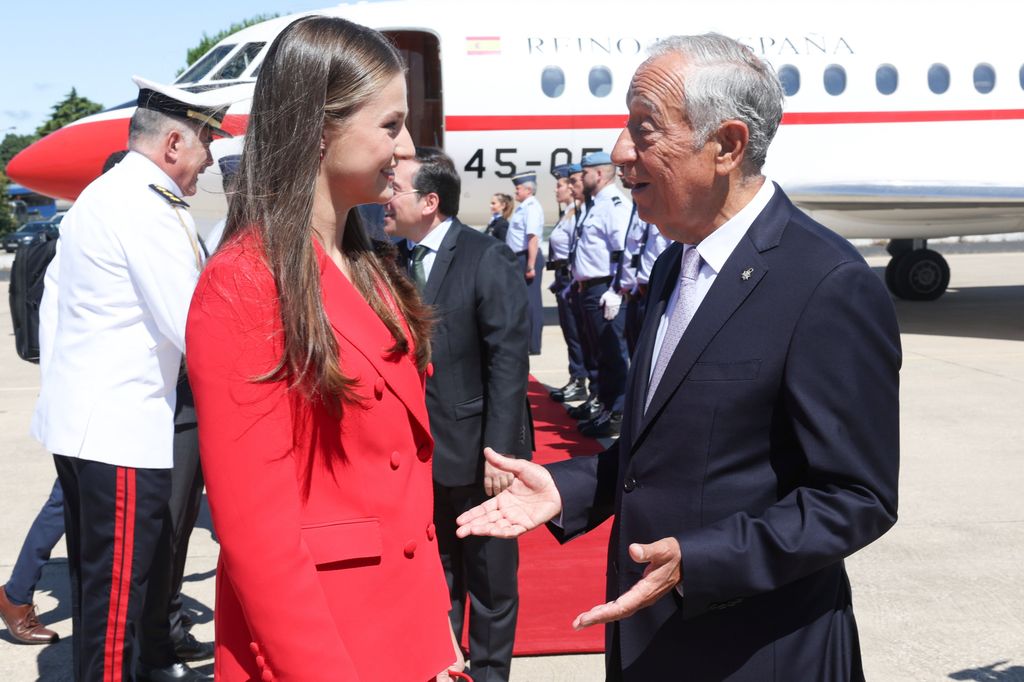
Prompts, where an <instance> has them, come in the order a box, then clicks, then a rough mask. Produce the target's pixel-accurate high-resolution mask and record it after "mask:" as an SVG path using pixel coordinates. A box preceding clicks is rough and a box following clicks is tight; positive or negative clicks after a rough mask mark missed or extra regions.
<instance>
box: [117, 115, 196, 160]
mask: <svg viewBox="0 0 1024 682" xmlns="http://www.w3.org/2000/svg"><path fill="white" fill-rule="evenodd" d="M172 130H177V131H180V132H181V133H182V134H183V135H185V136H186V137H195V138H196V139H198V134H197V132H196V128H195V126H193V125H192V124H190V123H188V122H186V121H182V120H181V119H178V118H174V117H173V116H168V115H167V114H162V113H160V112H159V111H153V110H152V109H142V108H138V109H136V110H135V113H134V114H132V120H131V123H130V124H129V125H128V148H129V149H131V150H133V151H142V150H143V149H144V148H145V147H146V146H147V144H146V143H147V142H151V141H154V140H158V139H160V138H162V137H163V136H165V135H167V134H168V133H170V132H171V131H172Z"/></svg>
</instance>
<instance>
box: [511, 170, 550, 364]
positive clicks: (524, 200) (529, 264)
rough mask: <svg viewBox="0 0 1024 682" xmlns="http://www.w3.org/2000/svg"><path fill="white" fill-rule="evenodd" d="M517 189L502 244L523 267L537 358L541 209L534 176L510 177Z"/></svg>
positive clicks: (532, 347)
mask: <svg viewBox="0 0 1024 682" xmlns="http://www.w3.org/2000/svg"><path fill="white" fill-rule="evenodd" d="M512 184H513V185H515V188H516V201H518V202H519V205H518V206H516V210H515V212H513V213H512V218H511V220H509V222H508V232H507V233H506V234H505V243H506V244H508V247H509V248H510V249H512V253H514V254H516V257H517V258H518V259H519V264H520V265H521V266H522V268H523V276H524V278H525V281H526V286H527V288H528V290H529V291H528V294H527V296H528V299H529V302H530V355H540V340H541V331H542V330H543V328H544V307H543V305H542V304H541V300H540V282H541V272H543V271H544V254H543V253H541V250H540V240H541V237H542V236H543V234H544V209H543V208H542V207H541V205H540V201H539V200H538V199H537V197H536V196H534V195H536V194H537V173H535V172H533V171H530V172H528V173H520V174H519V175H516V176H515V177H513V178H512Z"/></svg>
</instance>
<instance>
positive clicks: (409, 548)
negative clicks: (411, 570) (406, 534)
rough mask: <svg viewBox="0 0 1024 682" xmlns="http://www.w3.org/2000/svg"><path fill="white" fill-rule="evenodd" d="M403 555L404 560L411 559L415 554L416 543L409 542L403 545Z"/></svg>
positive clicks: (413, 541)
mask: <svg viewBox="0 0 1024 682" xmlns="http://www.w3.org/2000/svg"><path fill="white" fill-rule="evenodd" d="M402 551H403V552H404V553H405V556H406V558H408V559H411V558H412V557H413V555H414V554H416V541H415V540H409V542H407V543H405V548H404V549H403V550H402Z"/></svg>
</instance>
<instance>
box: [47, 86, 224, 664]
mask: <svg viewBox="0 0 1024 682" xmlns="http://www.w3.org/2000/svg"><path fill="white" fill-rule="evenodd" d="M135 82H136V83H137V84H138V85H139V88H140V90H139V99H138V109H137V110H136V112H135V114H134V116H133V117H132V120H131V124H130V127H129V137H128V148H129V153H128V154H127V155H126V156H125V158H124V159H123V160H122V161H121V162H120V163H119V164H118V165H117V166H115V167H114V168H113V169H112V170H110V171H109V172H107V173H105V174H104V175H102V176H100V177H99V178H97V179H96V180H95V181H93V182H92V184H90V185H89V186H88V187H87V188H86V189H85V191H83V192H82V195H81V196H80V197H79V199H78V201H77V202H75V204H74V206H73V207H72V208H71V210H70V211H69V212H68V214H67V216H66V217H65V218H64V222H63V223H62V225H61V237H60V240H61V241H60V251H59V255H58V256H57V257H56V258H55V259H54V261H53V262H52V263H51V266H50V267H52V268H58V271H57V277H56V279H57V280H58V281H59V282H60V285H59V286H60V294H59V297H58V300H57V325H56V331H55V334H54V338H53V340H52V351H51V359H50V362H49V363H48V365H47V367H46V370H45V374H44V375H43V377H42V390H41V392H40V396H39V400H38V403H37V405H36V411H35V414H34V416H33V422H32V433H33V435H34V436H35V437H36V438H37V439H38V440H39V441H40V442H42V443H43V445H45V446H46V449H47V450H48V451H49V452H52V453H54V461H55V463H56V467H57V475H58V477H59V478H60V482H61V485H62V487H63V489H64V494H65V523H66V529H67V545H68V569H69V574H70V578H71V597H72V609H71V611H72V625H73V632H74V640H73V641H74V648H73V655H74V676H75V679H76V680H78V681H79V682H82V681H89V682H91V681H93V680H96V681H99V680H104V682H107V681H110V680H114V681H116V680H127V679H141V680H154V681H156V682H161V681H162V680H202V679H207V678H206V677H205V676H202V675H199V674H198V673H196V672H195V671H193V670H191V669H189V668H188V667H186V666H184V665H183V664H182V663H180V662H179V661H176V660H175V659H174V658H173V647H170V648H169V653H166V654H165V653H164V652H156V653H153V652H150V653H149V656H150V657H156V656H160V657H161V659H162V660H148V661H147V660H145V659H146V657H147V652H146V651H145V650H143V651H142V657H141V658H142V660H140V663H139V668H140V669H139V670H138V671H137V673H138V676H137V678H133V671H132V665H133V657H134V655H135V651H136V648H137V647H138V643H137V642H138V640H139V639H141V638H142V637H144V636H145V637H148V636H150V635H151V633H143V632H140V630H141V628H142V624H141V622H140V618H141V614H142V606H143V598H144V595H145V593H146V589H147V579H148V578H149V576H150V573H151V565H152V564H153V556H154V553H155V552H156V550H157V547H158V546H160V543H161V542H167V539H166V535H165V534H166V533H167V532H168V528H167V526H166V523H165V520H166V515H167V514H166V510H167V502H168V497H169V495H170V489H171V466H172V464H173V457H172V439H173V435H174V426H173V420H174V409H175V387H176V385H177V382H178V374H179V371H180V369H181V366H182V354H183V353H184V351H185V340H184V339H185V318H186V316H187V313H188V307H189V302H190V300H191V298H192V291H193V289H194V288H195V284H196V281H197V279H198V276H199V271H200V270H201V268H202V266H203V260H204V258H203V251H202V247H201V243H200V241H199V237H198V235H197V233H196V229H195V225H194V223H193V221H192V218H191V216H190V215H189V214H188V210H187V209H188V204H187V203H186V202H185V200H184V199H183V197H185V196H189V195H192V194H195V192H196V183H197V179H198V176H199V174H200V173H201V172H202V171H203V170H204V169H205V168H206V167H208V166H209V165H210V164H211V163H212V157H211V155H210V150H209V146H210V141H211V137H212V135H215V134H224V131H223V129H222V128H221V121H222V117H223V114H224V112H225V111H226V109H227V104H226V102H229V101H230V100H229V99H227V98H229V97H231V96H232V94H235V93H232V92H230V91H226V90H215V91H210V92H206V93H201V94H194V93H189V92H186V91H183V90H180V89H178V88H174V87H169V86H163V85H158V84H155V83H152V82H149V81H146V80H144V79H140V78H136V79H135ZM232 90H234V89H232ZM164 623H165V625H164V627H166V618H164ZM158 639H159V635H158Z"/></svg>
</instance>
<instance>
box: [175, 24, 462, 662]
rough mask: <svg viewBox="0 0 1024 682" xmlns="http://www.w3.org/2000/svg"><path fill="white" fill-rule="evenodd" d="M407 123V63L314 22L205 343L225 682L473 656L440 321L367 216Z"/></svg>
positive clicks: (234, 221)
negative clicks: (435, 517)
mask: <svg viewBox="0 0 1024 682" xmlns="http://www.w3.org/2000/svg"><path fill="white" fill-rule="evenodd" d="M406 109H407V105H406V92H405V80H404V77H403V67H402V63H401V59H400V57H399V56H398V55H397V53H396V52H395V50H394V48H393V47H392V46H391V45H390V44H389V43H388V42H387V41H386V40H385V39H384V38H383V37H382V36H381V35H380V34H378V33H376V32H375V31H372V30H370V29H367V28H364V27H362V26H358V25H355V24H352V23H350V22H347V21H344V20H342V19H336V18H327V17H306V18H303V19H299V20H298V21H296V22H294V23H293V24H291V25H290V26H289V27H288V28H286V29H285V30H284V31H283V32H282V33H281V35H280V36H279V37H278V38H277V40H276V41H275V43H274V44H273V45H272V46H271V48H270V50H269V52H268V53H267V56H266V59H265V60H264V62H263V66H262V67H261V73H260V77H259V79H258V81H257V83H256V89H255V93H254V96H253V103H252V108H251V113H250V118H249V127H248V131H247V134H246V139H245V149H244V153H243V156H242V161H241V167H240V169H239V176H238V190H237V193H236V195H235V196H234V197H233V198H232V201H231V206H230V210H229V213H228V221H227V228H226V231H225V236H224V245H223V247H222V248H221V249H220V250H219V251H218V252H217V254H216V255H215V256H214V257H213V258H212V259H211V260H210V262H209V264H208V265H207V267H206V269H205V271H204V272H203V275H202V277H201V280H200V283H199V286H198V288H197V289H196V293H195V297H194V298H193V301H192V308H191V310H190V313H189V319H188V328H187V335H186V338H187V341H186V343H187V347H188V354H187V357H188V369H189V376H190V378H191V381H192V386H193V389H194V391H195V398H196V409H197V411H198V416H199V424H200V450H201V453H202V454H201V456H202V463H203V471H204V474H205V476H206V486H207V494H208V496H209V501H210V509H211V511H212V513H213V522H214V526H215V527H216V530H217V535H218V538H219V540H220V542H221V556H220V561H219V564H218V569H217V603H216V608H215V611H214V613H215V623H216V647H217V651H216V663H215V674H216V677H217V679H218V680H224V681H225V682H234V681H235V680H282V681H283V680H296V681H299V680H301V681H303V682H307V681H311V680H374V681H394V682H410V681H413V682H416V681H424V682H425V681H426V680H428V679H434V678H435V677H439V679H446V675H445V673H444V672H441V673H440V675H439V671H445V670H446V669H447V668H448V666H449V665H450V664H452V661H454V660H456V659H457V656H458V654H457V653H456V647H455V646H454V643H453V639H452V636H451V630H450V627H449V624H448V609H449V607H450V604H449V601H448V596H447V589H446V587H445V582H444V574H443V572H442V570H441V564H440V561H439V559H438V552H437V543H436V540H435V538H434V526H433V524H432V523H431V521H432V514H433V508H432V499H431V496H432V488H431V473H430V468H431V461H430V460H431V453H432V448H433V442H432V440H431V437H430V431H429V425H428V424H429V423H428V420H427V412H426V408H425V404H424V375H425V373H429V372H430V371H431V366H430V365H429V346H428V338H429V326H428V324H427V323H426V322H425V320H426V319H427V316H426V315H425V314H424V310H423V308H422V306H421V304H420V302H419V299H418V297H417V296H416V292H415V289H414V288H413V287H412V285H411V284H409V283H408V282H407V281H406V280H405V279H404V278H402V277H401V276H400V275H399V273H398V272H397V270H395V266H394V265H393V264H392V263H391V262H390V261H389V260H387V259H385V258H380V257H378V256H377V255H376V254H375V253H374V251H373V249H372V247H371V245H370V243H369V240H368V239H367V237H366V235H365V233H364V232H363V230H362V227H361V225H360V222H359V219H358V217H357V212H356V211H355V210H353V209H354V207H355V206H356V205H358V204H366V203H374V202H376V203H383V202H384V201H387V200H388V199H389V198H390V197H391V195H392V191H393V190H392V189H391V177H392V175H393V170H392V169H393V168H394V165H395V160H396V158H397V156H399V155H402V154H411V153H412V148H411V139H410V138H409V134H408V132H407V131H406V129H405V116H406Z"/></svg>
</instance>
